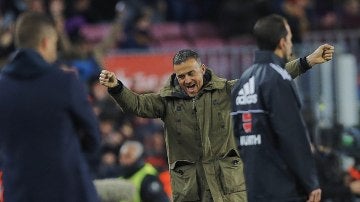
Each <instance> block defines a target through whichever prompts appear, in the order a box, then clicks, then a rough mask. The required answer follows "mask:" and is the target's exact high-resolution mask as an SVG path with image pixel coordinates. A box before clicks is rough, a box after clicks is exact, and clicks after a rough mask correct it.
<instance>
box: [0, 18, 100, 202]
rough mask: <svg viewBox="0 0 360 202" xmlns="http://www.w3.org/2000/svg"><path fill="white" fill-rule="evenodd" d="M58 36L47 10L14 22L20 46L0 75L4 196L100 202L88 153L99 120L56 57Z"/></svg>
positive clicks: (92, 151) (94, 146)
mask: <svg viewBox="0 0 360 202" xmlns="http://www.w3.org/2000/svg"><path fill="white" fill-rule="evenodd" d="M57 39H58V36H57V34H56V30H55V25H54V23H53V22H52V21H51V20H50V19H49V18H48V17H47V16H45V15H43V14H39V13H24V14H22V15H21V16H20V17H19V18H18V20H17V22H16V27H15V44H16V47H17V48H18V50H17V52H16V53H14V55H13V56H12V58H11V61H10V62H9V63H8V64H7V65H6V66H5V67H4V68H3V70H2V72H1V74H0V99H1V102H0V109H1V113H0V131H1V133H0V150H2V152H3V156H4V161H3V165H2V168H3V171H4V188H5V190H4V197H5V199H4V200H5V201H7V202H13V201H52V202H57V201H58V202H64V201H84V202H96V201H99V200H98V197H97V193H96V190H95V187H94V185H93V183H92V179H91V174H90V171H89V167H88V165H87V163H86V159H85V157H84V155H88V156H92V155H94V154H97V151H98V149H99V143H100V134H99V128H98V123H97V120H96V117H95V115H94V113H93V111H92V109H91V106H90V103H89V101H88V99H87V95H86V94H85V91H84V89H83V86H82V84H81V83H80V81H79V80H78V78H77V77H76V75H75V74H74V73H72V72H65V71H63V70H61V69H60V68H58V67H57V66H56V65H54V64H53V63H54V61H55V60H56V58H57ZM19 96H20V97H19ZM80 131H81V133H78V132H80Z"/></svg>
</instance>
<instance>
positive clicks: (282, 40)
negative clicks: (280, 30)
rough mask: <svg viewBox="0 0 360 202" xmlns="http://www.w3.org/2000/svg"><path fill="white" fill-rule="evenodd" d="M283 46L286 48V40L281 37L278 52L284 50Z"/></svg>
mask: <svg viewBox="0 0 360 202" xmlns="http://www.w3.org/2000/svg"><path fill="white" fill-rule="evenodd" d="M285 46H286V40H285V38H284V37H282V38H281V39H280V41H279V44H278V48H279V49H280V50H284V49H285V48H286V47H285Z"/></svg>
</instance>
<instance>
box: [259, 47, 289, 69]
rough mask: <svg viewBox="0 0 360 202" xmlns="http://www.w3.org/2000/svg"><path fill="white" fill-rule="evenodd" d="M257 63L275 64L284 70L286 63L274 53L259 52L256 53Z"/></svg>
mask: <svg viewBox="0 0 360 202" xmlns="http://www.w3.org/2000/svg"><path fill="white" fill-rule="evenodd" d="M255 63H274V64H276V65H279V66H280V67H282V68H284V67H285V64H286V61H285V59H283V58H280V57H279V56H277V55H275V54H274V52H273V51H266V50H259V51H256V52H255Z"/></svg>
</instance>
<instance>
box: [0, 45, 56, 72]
mask: <svg viewBox="0 0 360 202" xmlns="http://www.w3.org/2000/svg"><path fill="white" fill-rule="evenodd" d="M51 69H53V68H52V65H51V64H49V63H48V62H46V61H45V60H44V59H43V58H42V56H41V55H40V54H39V53H38V52H37V51H35V50H33V49H19V50H17V51H16V52H14V53H13V54H12V56H11V58H10V62H9V63H8V64H7V65H5V67H4V68H3V69H2V72H1V73H3V74H6V75H9V76H11V77H16V78H21V79H31V78H35V77H38V76H41V75H42V74H44V73H45V72H47V71H49V70H51Z"/></svg>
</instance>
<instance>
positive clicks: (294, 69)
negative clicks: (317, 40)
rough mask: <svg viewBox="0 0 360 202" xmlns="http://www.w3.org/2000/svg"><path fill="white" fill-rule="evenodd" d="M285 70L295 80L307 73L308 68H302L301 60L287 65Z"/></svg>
mask: <svg viewBox="0 0 360 202" xmlns="http://www.w3.org/2000/svg"><path fill="white" fill-rule="evenodd" d="M285 69H286V71H287V72H289V74H290V75H291V78H293V79H294V78H296V77H298V76H300V75H301V74H303V73H304V72H306V67H303V66H302V64H301V63H300V59H299V58H298V59H295V60H292V61H290V62H288V63H286V65H285Z"/></svg>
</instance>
